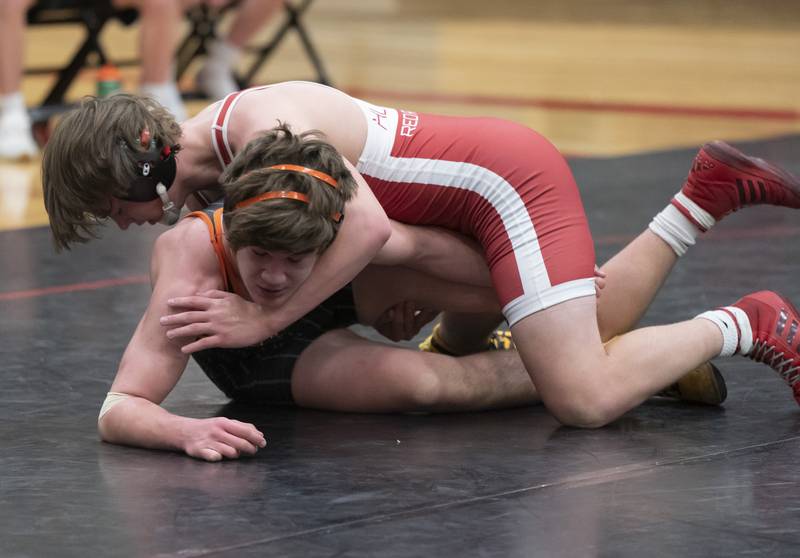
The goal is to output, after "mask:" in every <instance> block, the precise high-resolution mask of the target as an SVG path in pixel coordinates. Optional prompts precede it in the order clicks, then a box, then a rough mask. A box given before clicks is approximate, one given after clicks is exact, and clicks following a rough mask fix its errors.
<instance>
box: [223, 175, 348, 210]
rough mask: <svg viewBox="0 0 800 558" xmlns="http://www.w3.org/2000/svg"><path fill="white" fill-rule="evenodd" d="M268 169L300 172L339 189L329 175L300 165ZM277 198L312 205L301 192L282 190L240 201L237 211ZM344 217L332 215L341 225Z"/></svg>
mask: <svg viewBox="0 0 800 558" xmlns="http://www.w3.org/2000/svg"><path fill="white" fill-rule="evenodd" d="M267 168H268V169H274V170H283V171H290V172H299V173H302V174H307V175H309V176H313V177H314V178H316V179H317V180H321V181H323V182H324V183H326V184H328V185H329V186H331V187H332V188H338V187H339V183H338V182H336V180H334V179H333V177H332V176H330V175H329V174H325V173H324V172H320V171H318V170H314V169H310V168H308V167H301V166H300V165H272V166H271V167H267ZM277 198H287V199H292V200H297V201H301V202H303V203H310V202H309V201H308V196H307V195H306V194H301V193H300V192H288V191H286V190H281V191H279V192H267V193H265V194H261V195H259V196H255V197H252V198H248V199H246V200H244V201H240V202H239V203H237V204H236V207H235V209H241V208H243V207H247V206H248V205H253V204H254V203H258V202H260V201H264V200H274V199H277ZM343 217H344V215H343V214H342V213H340V212H339V211H337V212H336V213H334V214H333V215H331V219H333V222H334V223H341V221H342V218H343Z"/></svg>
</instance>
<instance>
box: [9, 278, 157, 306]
mask: <svg viewBox="0 0 800 558" xmlns="http://www.w3.org/2000/svg"><path fill="white" fill-rule="evenodd" d="M149 282H150V277H148V276H147V275H131V276H130V277H120V278H118V279H101V280H99V281H88V282H85V283H73V284H71V285H58V286H55V287H44V288H41V289H30V290H27V291H9V292H5V293H0V301H3V300H20V299H24V298H35V297H39V296H46V295H51V294H60V293H73V292H76V291H96V290H98V289H106V288H108V287H119V286H122V285H137V284H141V283H149Z"/></svg>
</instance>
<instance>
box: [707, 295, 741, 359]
mask: <svg viewBox="0 0 800 558" xmlns="http://www.w3.org/2000/svg"><path fill="white" fill-rule="evenodd" d="M697 318H702V319H704V320H708V321H710V322H713V323H714V324H715V325H716V326H717V327H718V328H719V330H720V331H721V332H722V351H721V352H720V353H719V356H723V357H726V356H733V355H735V354H740V355H747V354H748V353H749V352H750V349H752V348H753V329H752V327H750V320H749V319H748V317H747V314H746V313H745V312H744V310H742V309H741V308H737V307H735V306H725V307H724V308H718V309H717V310H709V311H708V312H703V313H702V314H700V315H698V316H695V319H697Z"/></svg>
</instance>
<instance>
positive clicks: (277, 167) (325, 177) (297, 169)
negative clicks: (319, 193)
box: [267, 165, 339, 188]
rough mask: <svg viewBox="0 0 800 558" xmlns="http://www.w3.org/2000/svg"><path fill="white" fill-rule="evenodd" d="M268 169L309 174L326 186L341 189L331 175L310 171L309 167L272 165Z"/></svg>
mask: <svg viewBox="0 0 800 558" xmlns="http://www.w3.org/2000/svg"><path fill="white" fill-rule="evenodd" d="M267 168H268V169H274V170H284V171H291V172H299V173H303V174H308V175H311V176H313V177H314V178H316V179H317V180H322V181H323V182H325V183H326V184H329V185H331V186H332V187H333V188H338V187H339V183H338V182H336V181H335V180H334V179H333V177H332V176H331V175H329V174H325V173H324V172H320V171H318V170H314V169H310V168H308V167H301V166H300V165H272V166H271V167H267Z"/></svg>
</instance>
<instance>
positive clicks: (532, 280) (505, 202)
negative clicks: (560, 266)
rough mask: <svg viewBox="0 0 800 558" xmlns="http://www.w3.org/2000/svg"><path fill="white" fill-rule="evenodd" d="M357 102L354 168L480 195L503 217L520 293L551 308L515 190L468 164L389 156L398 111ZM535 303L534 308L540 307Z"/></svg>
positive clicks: (547, 281)
mask: <svg viewBox="0 0 800 558" xmlns="http://www.w3.org/2000/svg"><path fill="white" fill-rule="evenodd" d="M358 104H359V106H361V108H362V110H363V112H364V115H365V117H366V119H367V127H368V132H367V141H366V144H365V146H364V150H363V151H362V153H361V157H360V158H359V161H358V165H357V167H356V168H357V169H358V171H359V172H360V173H362V174H364V175H367V176H371V177H373V178H376V179H378V180H383V181H387V182H399V183H409V184H421V185H436V186H445V187H449V188H458V189H463V190H467V191H470V192H474V193H476V194H478V195H479V196H480V197H482V198H483V199H485V200H486V201H487V202H488V203H489V204H490V205H491V206H492V207H493V208H494V209H495V210H496V211H497V213H498V215H500V218H501V219H502V220H503V226H504V228H505V230H506V233H507V234H508V238H509V242H510V244H511V248H512V250H513V251H514V256H515V258H516V259H517V266H518V269H520V271H521V273H520V280H521V282H522V289H523V293H524V295H527V296H528V297H531V296H536V297H538V299H539V300H537V301H536V303H539V304H541V307H546V306H549V304H548V300H545V299H542V296H541V295H542V294H545V295H546V294H547V292H548V291H549V290H552V288H553V287H552V283H551V282H550V278H549V276H548V274H547V268H546V267H545V263H544V258H543V257H542V252H541V248H540V246H539V239H538V237H537V234H536V228H535V227H534V224H533V221H531V218H530V214H529V213H528V208H527V207H526V205H525V202H524V201H523V200H522V198H521V197H520V195H519V193H518V192H517V191H516V189H515V188H514V187H513V186H512V185H511V184H510V183H509V182H508V181H506V180H505V179H504V178H503V177H502V176H500V175H498V174H497V173H495V172H493V171H491V170H489V169H487V168H484V167H481V166H478V165H475V164H472V163H462V162H456V161H443V160H436V159H421V158H410V157H409V158H405V157H393V156H392V155H391V151H392V146H393V144H394V140H395V134H396V131H397V125H398V113H397V111H396V110H394V109H387V112H386V114H385V115H384V114H383V113H382V112H381V113H380V117H379V118H378V119H377V120H376V118H375V116H376V113H375V112H372V111H371V110H370V109H373V110H377V111H383V108H384V107H377V106H374V105H370V104H369V103H366V102H364V101H360V100H358ZM520 231H525V234H520ZM523 240H524V242H523ZM522 271H524V273H522ZM559 290H560V289H559ZM547 298H549V296H548V297H547ZM516 300H517V299H515V300H512V301H511V302H509V303H508V304H507V305H506V307H505V308H504V309H503V310H504V313H506V309H507V308H509V307H513V306H516V305H515V301H516ZM536 303H535V304H534V306H538V304H536Z"/></svg>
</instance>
